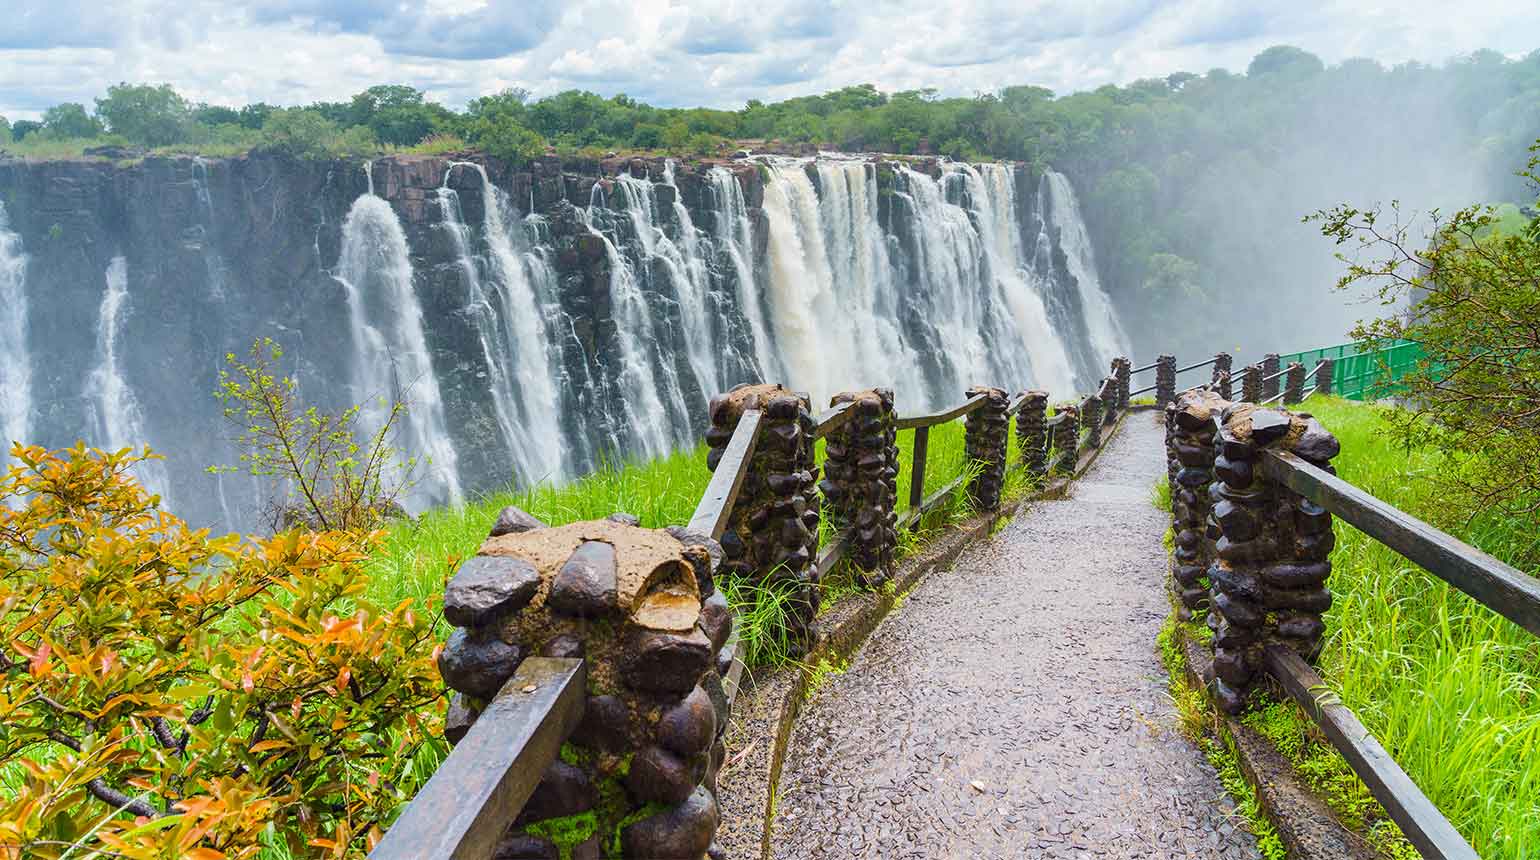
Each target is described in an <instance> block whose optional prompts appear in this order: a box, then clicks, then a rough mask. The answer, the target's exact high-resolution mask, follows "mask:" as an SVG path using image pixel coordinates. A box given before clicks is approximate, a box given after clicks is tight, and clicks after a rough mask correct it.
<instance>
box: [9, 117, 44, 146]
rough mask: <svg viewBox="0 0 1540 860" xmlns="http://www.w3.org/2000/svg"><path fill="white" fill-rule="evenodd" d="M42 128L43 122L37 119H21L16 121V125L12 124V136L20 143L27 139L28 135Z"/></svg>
mask: <svg viewBox="0 0 1540 860" xmlns="http://www.w3.org/2000/svg"><path fill="white" fill-rule="evenodd" d="M42 130H43V124H42V123H40V122H38V121H37V120H31V119H19V120H17V121H16V124H15V125H12V126H11V137H12V138H13V139H15V141H16V142H17V143H20V142H22V141H23V140H25V139H26V137H27V135H29V134H33V133H35V132H39V131H42Z"/></svg>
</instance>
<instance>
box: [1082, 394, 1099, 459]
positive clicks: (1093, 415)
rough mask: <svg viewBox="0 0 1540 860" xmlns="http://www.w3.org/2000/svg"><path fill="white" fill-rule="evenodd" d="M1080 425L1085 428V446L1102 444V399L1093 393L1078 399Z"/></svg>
mask: <svg viewBox="0 0 1540 860" xmlns="http://www.w3.org/2000/svg"><path fill="white" fill-rule="evenodd" d="M1080 426H1082V427H1084V428H1085V444H1086V447H1087V448H1100V447H1101V444H1102V399H1101V398H1100V397H1098V396H1096V395H1095V394H1092V395H1090V396H1089V397H1087V398H1086V399H1084V400H1082V401H1080Z"/></svg>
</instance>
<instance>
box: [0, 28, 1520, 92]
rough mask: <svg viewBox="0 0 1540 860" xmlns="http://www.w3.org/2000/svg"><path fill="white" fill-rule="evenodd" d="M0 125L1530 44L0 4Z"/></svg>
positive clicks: (1345, 31)
mask: <svg viewBox="0 0 1540 860" xmlns="http://www.w3.org/2000/svg"><path fill="white" fill-rule="evenodd" d="M18 4H19V5H18ZM4 5H5V6H6V7H7V8H6V9H5V10H4V11H3V12H0V116H5V117H7V118H9V119H11V120H16V119H35V118H37V117H38V116H39V115H40V114H41V113H42V111H43V110H45V109H46V108H48V107H49V106H51V105H54V104H58V103H60V102H66V101H77V102H81V103H84V104H86V105H87V106H88V107H89V106H90V105H91V103H92V99H93V98H95V97H96V96H99V95H101V94H102V93H103V92H104V91H105V90H106V88H107V86H108V85H110V84H113V83H117V82H119V81H130V82H134V83H170V84H171V85H173V86H174V87H175V88H176V89H177V90H178V91H179V92H181V93H182V94H183V95H184V96H186V97H187V98H188V99H190V100H192V101H195V102H198V101H201V102H208V103H210V104H223V105H231V106H238V105H242V104H246V103H249V102H255V101H266V102H269V103H272V104H281V105H290V104H305V103H309V102H313V101H339V100H345V99H347V98H348V97H349V96H351V95H352V94H353V93H356V92H359V91H361V90H363V89H365V88H367V87H369V86H372V85H374V84H380V83H405V84H411V85H413V86H416V87H418V88H420V89H423V90H425V91H426V92H427V93H428V95H429V97H430V98H432V99H434V100H436V101H439V102H442V103H444V104H446V105H449V106H451V107H455V108H459V107H462V106H463V105H464V104H465V102H466V101H468V100H469V99H472V98H475V97H476V96H478V95H483V94H486V93H490V92H495V91H498V90H501V89H503V88H506V87H523V88H525V89H527V90H530V91H531V92H533V93H534V94H535V95H537V96H540V95H548V94H550V93H554V92H559V91H561V90H564V89H570V88H581V89H587V90H592V91H595V92H598V93H600V94H602V95H605V96H610V95H614V94H617V93H626V94H627V95H630V96H631V97H633V98H637V99H641V100H643V101H646V102H650V103H652V104H656V105H660V106H671V107H672V106H694V105H705V106H711V107H723V108H737V107H741V106H742V105H743V104H744V103H745V102H746V101H747V100H749V99H760V100H762V101H773V100H776V99H781V98H787V97H791V96H797V95H806V94H809V93H817V92H824V91H827V90H830V89H835V88H838V87H841V86H847V85H850V84H859V83H873V84H876V85H878V87H880V88H881V89H884V90H887V91H895V90H903V89H918V88H924V87H934V88H936V89H938V90H940V91H941V92H942V93H943V94H945V95H972V94H975V93H980V92H990V91H994V90H997V89H999V88H1001V87H1003V86H1008V85H1013V84H1035V85H1038V86H1045V87H1048V88H1049V89H1052V90H1054V91H1055V92H1058V93H1068V92H1073V91H1076V90H1082V89H1092V88H1095V87H1098V86H1101V85H1103V84H1107V83H1118V84H1121V83H1127V82H1129V81H1132V80H1136V79H1139V78H1145V77H1155V76H1164V75H1167V74H1170V73H1172V72H1175V71H1190V72H1198V73H1202V72H1205V71H1208V70H1209V69H1211V68H1215V67H1221V68H1227V69H1230V70H1233V71H1244V70H1245V67H1246V64H1247V63H1248V62H1249V61H1250V59H1251V57H1253V56H1255V55H1256V54H1257V53H1258V52H1260V51H1261V50H1262V49H1263V48H1266V47H1268V46H1270V45H1275V44H1291V45H1297V46H1299V47H1302V48H1305V49H1306V50H1309V51H1311V52H1314V53H1315V54H1317V55H1319V56H1320V57H1321V58H1322V59H1323V60H1325V61H1326V62H1328V63H1334V62H1339V61H1341V60H1343V59H1346V58H1349V57H1371V58H1374V59H1376V60H1379V61H1381V62H1382V63H1385V64H1387V65H1389V64H1394V63H1399V62H1404V61H1407V60H1419V61H1423V62H1432V63H1437V62H1442V61H1444V60H1447V59H1449V58H1451V57H1453V56H1457V55H1461V54H1466V53H1469V52H1471V51H1474V50H1477V49H1480V48H1490V49H1494V50H1497V51H1500V52H1502V53H1504V54H1507V55H1509V56H1511V57H1515V58H1516V57H1518V56H1521V55H1523V54H1526V53H1528V52H1530V51H1532V50H1535V49H1537V48H1540V4H1537V3H1536V2H1535V0H1474V2H1470V1H1469V0H1468V2H1465V3H1450V2H1448V0H1398V2H1394V3H1391V2H1380V0H1333V2H1319V0H1262V2H1254V0H1253V2H1245V0H1179V2H1155V0H1014V2H1012V0H954V2H950V3H949V2H945V0H940V2H938V0H864V1H863V2H851V0H821V2H820V0H630V2H622V0H564V2H544V0H246V2H229V0H8V2H6V3H5V4H4Z"/></svg>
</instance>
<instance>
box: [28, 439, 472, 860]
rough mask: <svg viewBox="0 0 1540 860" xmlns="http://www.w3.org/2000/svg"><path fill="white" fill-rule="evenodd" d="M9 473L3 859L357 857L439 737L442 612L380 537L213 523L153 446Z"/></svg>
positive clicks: (88, 454)
mask: <svg viewBox="0 0 1540 860" xmlns="http://www.w3.org/2000/svg"><path fill="white" fill-rule="evenodd" d="M11 456H12V458H13V460H14V462H15V465H14V466H13V467H12V468H11V469H10V470H9V472H8V474H6V475H5V476H4V477H3V478H0V628H3V629H4V630H5V631H6V637H5V641H4V642H3V643H0V785H4V786H6V787H7V790H6V791H4V792H0V858H5V860H19V858H22V857H26V858H39V860H55V858H64V857H85V856H92V857H114V858H130V860H161V858H168V857H206V858H215V857H226V858H245V857H252V856H255V855H256V854H257V852H259V851H261V850H263V848H262V846H263V845H267V846H269V847H270V850H273V851H275V852H282V853H284V854H287V855H289V856H307V857H313V856H323V855H324V856H331V857H341V856H344V855H356V854H358V853H361V852H362V851H363V850H365V849H366V848H367V846H368V845H369V844H372V842H371V840H373V839H375V838H378V836H379V834H380V833H381V831H382V830H383V829H384V828H385V827H386V826H388V825H389V823H390V821H391V820H392V819H393V818H394V816H395V813H396V810H397V809H398V808H399V806H400V805H401V804H402V803H403V802H404V801H405V799H406V798H408V797H410V796H411V794H412V792H413V791H414V790H415V788H416V786H417V784H418V783H419V782H420V780H421V779H422V777H423V774H424V771H426V770H427V769H428V768H427V767H426V766H425V764H424V759H425V758H433V757H435V756H436V755H438V754H440V753H439V750H438V748H439V747H440V746H441V745H440V742H439V741H437V740H436V737H437V735H438V731H437V726H436V725H435V722H436V720H435V716H434V715H435V714H436V713H437V711H438V708H437V707H436V704H435V703H436V701H437V700H438V699H439V698H440V696H441V689H442V687H441V684H440V682H439V679H438V673H437V671H436V669H435V667H434V661H433V653H434V647H433V619H432V617H431V616H430V615H429V613H426V612H423V611H421V610H420V609H418V608H417V607H416V606H415V605H414V603H413V602H412V601H401V602H400V603H397V604H395V605H380V604H376V603H374V602H371V601H369V600H368V599H367V598H366V597H365V591H366V586H367V579H366V577H365V575H364V573H363V567H362V562H363V560H364V558H365V556H366V554H367V553H368V552H369V551H370V549H371V548H372V547H373V545H374V536H373V535H370V534H359V533H350V532H338V531H328V532H322V533H305V532H298V531H294V532H288V533H285V534H281V535H278V536H276V537H273V538H270V539H267V540H265V541H249V542H243V541H242V540H241V539H240V538H239V537H237V536H235V535H229V536H225V537H217V538H216V537H211V536H210V535H209V533H208V532H207V530H194V529H191V528H189V527H188V526H187V524H186V523H184V522H183V521H181V520H180V519H177V518H176V517H175V516H172V515H171V514H169V513H167V512H165V511H163V510H160V509H159V508H158V502H157V501H156V500H155V498H154V497H152V496H150V495H149V494H147V493H146V492H145V491H144V489H143V488H142V487H140V486H139V484H138V483H136V482H135V480H134V479H133V478H132V476H131V474H130V472H131V469H132V468H133V467H134V465H135V464H137V463H139V462H142V461H143V460H144V459H146V458H147V457H149V456H151V455H150V454H149V453H148V452H146V453H145V454H143V455H135V454H133V453H131V452H129V451H128V450H124V451H118V452H104V451H100V450H97V449H94V448H93V449H87V448H84V447H83V446H76V447H75V448H72V449H70V450H68V451H59V452H50V451H46V450H44V449H42V448H39V447H29V446H22V445H16V446H15V447H14V448H12V450H11Z"/></svg>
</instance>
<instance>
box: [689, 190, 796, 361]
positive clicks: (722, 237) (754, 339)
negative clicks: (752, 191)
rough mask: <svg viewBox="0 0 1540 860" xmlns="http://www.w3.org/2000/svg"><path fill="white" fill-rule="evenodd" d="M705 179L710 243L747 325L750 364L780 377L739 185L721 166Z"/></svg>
mask: <svg viewBox="0 0 1540 860" xmlns="http://www.w3.org/2000/svg"><path fill="white" fill-rule="evenodd" d="M707 178H708V181H709V182H710V184H711V190H712V203H713V205H714V207H715V211H714V212H713V214H714V215H715V217H714V218H713V219H712V242H713V245H714V247H715V249H716V250H717V252H718V253H720V254H721V255H722V257H723V258H724V259H725V260H726V263H727V266H728V267H730V268H731V271H732V274H733V278H732V280H733V283H734V284H735V286H736V289H735V291H734V294H733V295H734V298H735V299H736V301H737V305H738V311H739V313H741V314H742V315H743V317H744V322H745V323H746V324H747V326H748V335H749V339H750V342H751V344H752V345H751V347H750V349H751V351H752V353H753V356H754V365H755V367H756V368H757V369H758V370H759V376H760V378H762V379H779V378H784V377H785V374H786V369H785V366H784V365H783V363H782V362H781V359H780V356H779V355H777V354H776V351H775V344H774V343H773V342H772V341H771V339H770V330H769V327H768V326H767V325H766V323H765V309H764V305H765V302H764V296H763V294H762V293H761V291H760V290H759V289H758V284H757V283H756V282H755V279H754V262H753V261H754V227H753V223H752V222H751V221H750V220H749V210H748V204H747V203H746V202H745V201H744V199H743V186H741V185H739V184H738V178H737V177H735V176H733V173H732V171H730V170H728V169H727V168H725V167H713V168H711V170H710V172H709V173H708V174H707Z"/></svg>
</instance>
